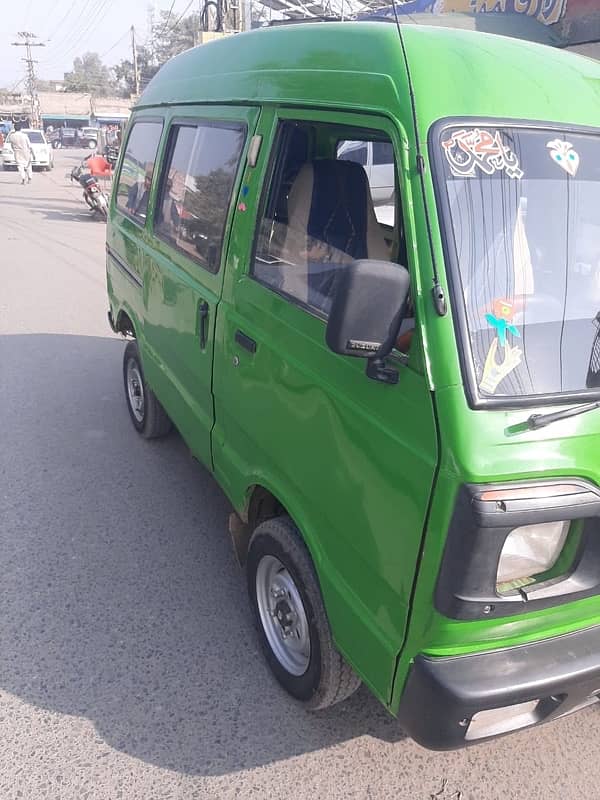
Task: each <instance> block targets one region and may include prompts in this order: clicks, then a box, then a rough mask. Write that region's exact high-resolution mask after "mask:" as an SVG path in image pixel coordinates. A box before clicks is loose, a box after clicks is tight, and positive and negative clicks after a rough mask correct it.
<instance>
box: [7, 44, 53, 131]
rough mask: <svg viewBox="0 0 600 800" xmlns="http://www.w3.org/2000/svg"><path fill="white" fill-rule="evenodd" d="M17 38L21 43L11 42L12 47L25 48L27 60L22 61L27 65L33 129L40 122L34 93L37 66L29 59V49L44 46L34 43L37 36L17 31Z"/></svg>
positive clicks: (37, 103)
mask: <svg viewBox="0 0 600 800" xmlns="http://www.w3.org/2000/svg"><path fill="white" fill-rule="evenodd" d="M17 36H18V37H19V38H20V39H22V40H23V41H20V42H13V43H12V44H13V47H25V48H26V52H27V58H24V59H22V60H23V61H25V63H26V64H27V91H28V93H29V104H30V108H31V120H30V123H31V125H33V126H34V127H39V126H40V125H41V124H42V120H41V119H40V113H39V111H40V109H39V102H38V99H37V91H36V86H37V84H36V77H35V67H34V64H37V61H34V60H33V58H32V57H31V48H32V47H45V46H46V45H45V44H44V43H43V42H35V41H34V39H37V36H36V35H35V34H34V33H28V32H27V31H19V32H18V33H17Z"/></svg>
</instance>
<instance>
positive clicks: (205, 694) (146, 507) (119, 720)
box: [0, 335, 403, 775]
mask: <svg viewBox="0 0 600 800" xmlns="http://www.w3.org/2000/svg"><path fill="white" fill-rule="evenodd" d="M122 351H123V343H122V342H120V341H119V340H117V339H111V338H106V339H102V338H94V337H81V336H57V335H28V336H4V337H2V338H0V363H1V364H2V370H1V371H0V397H1V398H2V406H3V413H2V417H1V418H2V421H3V435H2V439H3V447H2V449H1V451H0V480H1V482H2V489H3V490H2V492H1V493H0V504H3V505H5V507H4V508H0V517H1V518H2V520H3V525H2V526H1V529H0V548H1V551H2V554H3V556H2V561H3V568H4V569H3V575H4V577H3V586H2V598H3V600H2V614H1V615H0V641H1V646H0V690H2V691H7V692H10V693H12V694H14V695H17V696H18V697H20V698H22V699H23V700H25V701H26V702H27V703H31V704H33V705H35V706H38V707H42V708H45V709H50V710H52V711H58V712H61V713H64V714H72V715H77V716H81V717H84V718H87V719H89V720H91V721H92V722H93V723H94V725H95V726H96V729H97V731H98V733H99V735H100V736H101V737H102V738H103V739H104V740H105V741H106V742H107V743H108V744H109V745H111V746H112V747H114V748H117V749H119V750H121V751H123V752H125V753H127V754H129V755H132V756H135V757H136V758H139V759H142V760H143V761H145V762H148V763H151V764H155V765H159V766H161V767H167V768H170V769H172V770H176V771H178V772H182V773H188V774H201V775H221V774H227V773H230V772H232V771H237V770H240V769H242V768H246V767H251V766H257V765H264V764H268V763H270V762H273V761H277V760H280V759H287V758H290V757H292V756H296V755H299V754H302V753H305V752H310V751H314V750H318V749H323V748H327V747H329V746H332V745H334V744H337V743H339V742H344V741H347V740H349V739H353V738H355V737H357V736H361V735H364V734H368V735H370V736H373V737H376V738H378V739H383V740H385V741H388V742H395V741H398V740H400V739H402V738H403V735H402V733H401V731H400V729H399V727H398V724H397V723H396V722H395V720H393V719H392V718H391V717H389V716H388V715H387V713H386V712H385V711H384V709H382V708H381V707H380V706H379V704H378V703H377V702H376V701H375V700H374V699H373V698H372V697H371V696H370V695H369V694H368V692H367V691H366V690H364V689H362V690H361V691H360V692H359V693H358V694H357V695H355V696H354V697H353V698H352V699H351V700H349V701H348V702H346V703H344V704H342V705H341V706H338V707H335V708H333V709H331V710H329V711H327V712H322V713H320V714H317V715H310V714H308V713H306V712H304V711H303V710H301V709H298V708H297V707H296V706H295V705H294V703H293V702H292V701H291V700H290V699H288V697H287V696H285V695H284V694H283V692H282V691H280V689H279V688H278V686H277V685H276V684H275V683H274V681H273V680H272V679H271V677H270V674H269V673H268V671H267V668H266V666H265V664H264V663H263V660H262V656H261V655H260V653H259V651H258V646H257V642H256V638H255V634H254V631H253V630H252V625H251V621H250V614H249V611H248V606H247V601H246V595H245V586H244V578H243V574H242V573H241V572H240V570H239V568H238V567H237V565H236V564H235V562H234V558H233V555H232V551H231V546H230V543H229V540H228V535H227V532H226V531H227V527H226V523H227V515H228V513H229V510H230V508H229V504H228V501H227V500H226V498H225V497H224V495H223V494H222V492H221V491H220V489H219V488H218V486H217V484H216V483H215V482H214V481H213V479H212V477H211V476H210V475H209V474H208V473H207V472H206V471H205V470H204V469H203V468H202V467H201V466H199V465H198V464H197V463H196V462H195V461H193V460H192V459H191V458H190V457H189V455H188V452H187V449H186V447H185V445H184V444H183V442H182V441H181V439H180V438H179V437H178V436H177V435H172V436H170V437H168V438H167V439H165V440H162V441H155V442H146V441H144V440H142V439H141V438H140V437H138V436H137V434H136V433H135V432H134V430H133V427H132V425H131V423H130V421H129V418H128V414H127V411H126V406H125V402H124V398H123V396H122V394H123V390H122V377H121V357H122Z"/></svg>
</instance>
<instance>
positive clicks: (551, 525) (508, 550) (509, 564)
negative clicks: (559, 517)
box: [496, 522, 570, 585]
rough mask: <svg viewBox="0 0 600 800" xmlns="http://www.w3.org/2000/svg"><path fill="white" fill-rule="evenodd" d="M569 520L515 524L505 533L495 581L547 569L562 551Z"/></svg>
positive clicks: (531, 575)
mask: <svg viewBox="0 0 600 800" xmlns="http://www.w3.org/2000/svg"><path fill="white" fill-rule="evenodd" d="M569 524H570V523H569V522H541V523H539V524H537V525H523V526H521V527H519V528H515V529H514V530H513V531H511V532H510V533H509V534H508V536H507V537H506V541H505V542H504V547H503V548H502V552H501V554H500V560H499V561H498V573H497V576H496V585H500V584H506V583H509V582H512V581H517V580H526V579H527V578H533V577H534V576H535V575H541V574H542V573H544V572H548V570H551V569H552V567H553V566H554V565H555V564H556V562H557V561H558V559H559V557H560V554H561V553H562V550H563V547H564V545H565V541H566V539H567V535H568V533H569Z"/></svg>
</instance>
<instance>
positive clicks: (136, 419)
mask: <svg viewBox="0 0 600 800" xmlns="http://www.w3.org/2000/svg"><path fill="white" fill-rule="evenodd" d="M123 381H124V383H125V399H126V400H127V408H128V409H129V416H130V417H131V421H132V422H133V425H134V427H135V429H136V431H137V432H138V433H140V434H141V435H142V436H143V437H144V438H145V439H157V438H158V437H160V436H166V434H167V433H169V431H170V430H171V427H172V424H171V420H170V419H169V417H168V416H167V413H166V411H165V410H164V408H163V407H162V406H161V404H160V403H159V402H158V399H157V397H156V395H155V394H154V392H153V391H152V389H151V388H150V387H149V386H148V384H147V383H146V381H145V380H144V373H143V370H142V362H141V359H140V351H139V348H138V345H137V342H136V341H133V342H128V343H127V347H126V348H125V353H124V355H123Z"/></svg>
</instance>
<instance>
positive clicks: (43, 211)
mask: <svg viewBox="0 0 600 800" xmlns="http://www.w3.org/2000/svg"><path fill="white" fill-rule="evenodd" d="M2 202H3V205H14V206H20V207H25V208H27V210H28V211H29V212H30V213H31V214H35V215H37V216H39V217H42V219H44V220H52V221H53V222H73V221H79V222H87V221H90V220H91V221H93V222H106V218H105V217H103V216H102V215H101V214H99V213H95V214H93V213H92V211H91V209H89V208H88V207H87V206H86V204H85V202H84V201H83V200H82V199H80V198H77V197H75V198H74V199H73V200H64V199H63V200H61V201H58V202H57V201H56V199H54V200H53V201H52V203H53V205H54V208H52V207H49V208H45V207H44V206H40V202H44V200H43V199H40V198H38V197H35V198H22V199H19V200H8V201H4V200H3V201H2ZM66 203H68V207H67V206H66V205H65V204H66Z"/></svg>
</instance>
